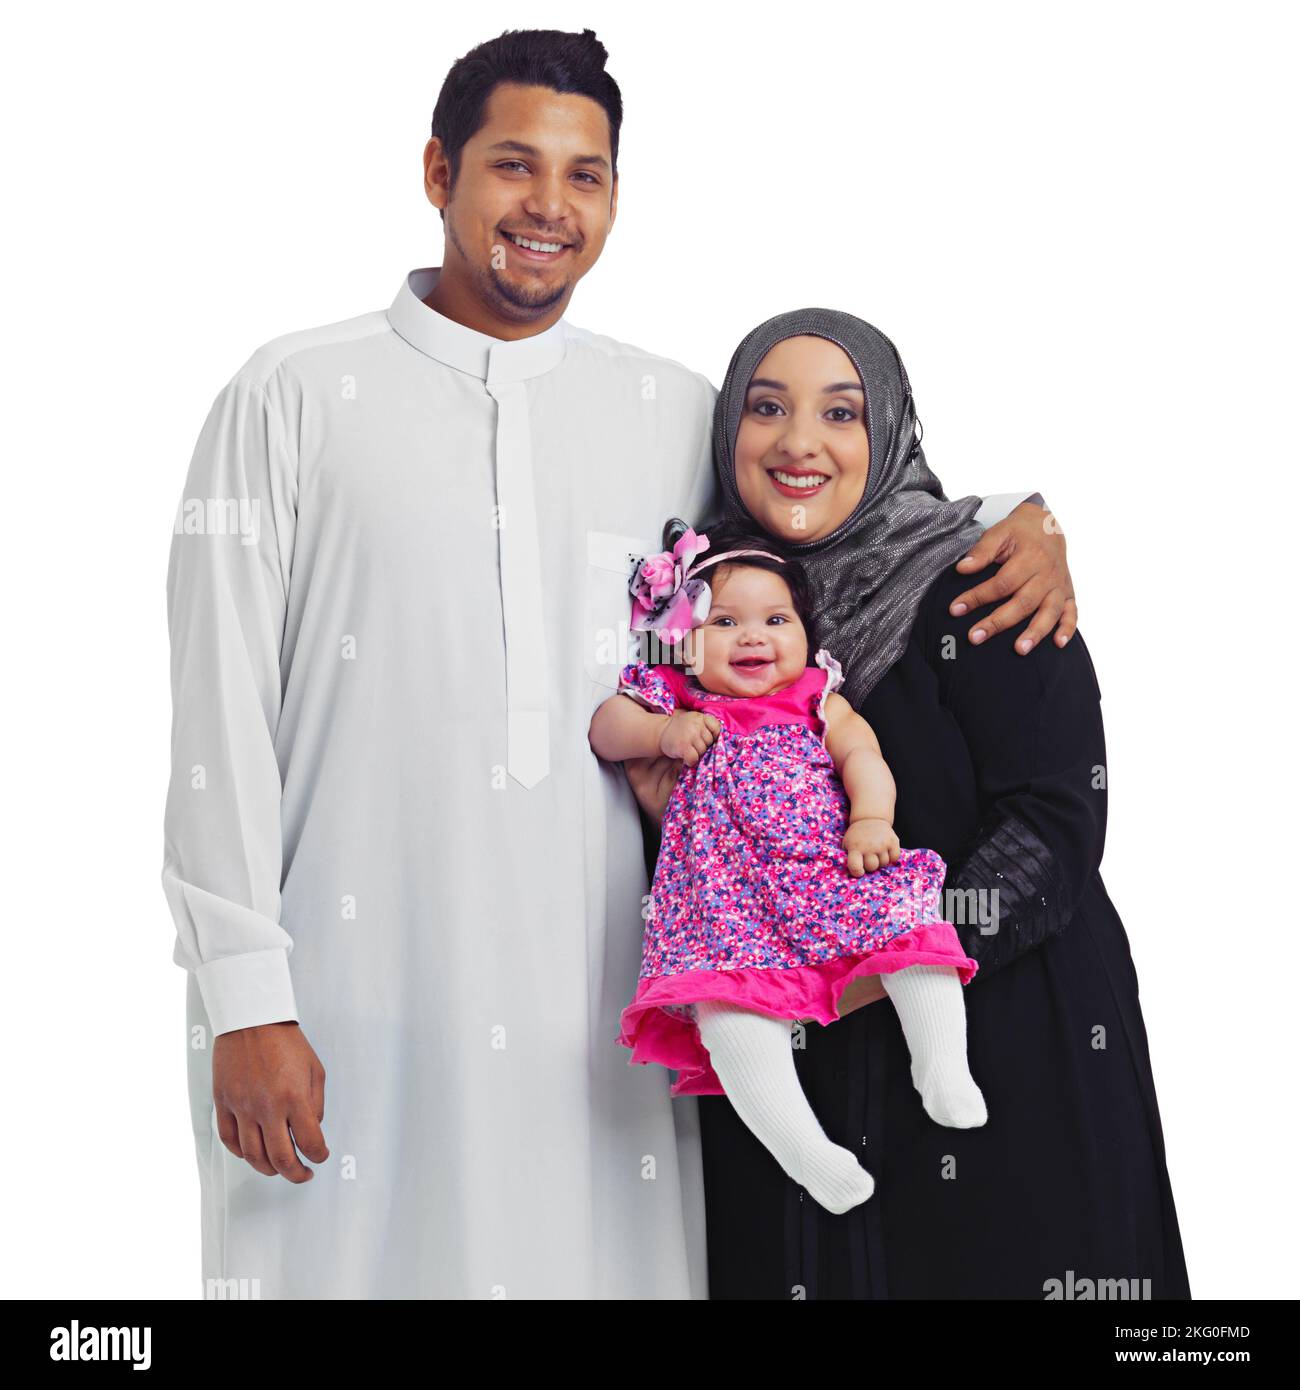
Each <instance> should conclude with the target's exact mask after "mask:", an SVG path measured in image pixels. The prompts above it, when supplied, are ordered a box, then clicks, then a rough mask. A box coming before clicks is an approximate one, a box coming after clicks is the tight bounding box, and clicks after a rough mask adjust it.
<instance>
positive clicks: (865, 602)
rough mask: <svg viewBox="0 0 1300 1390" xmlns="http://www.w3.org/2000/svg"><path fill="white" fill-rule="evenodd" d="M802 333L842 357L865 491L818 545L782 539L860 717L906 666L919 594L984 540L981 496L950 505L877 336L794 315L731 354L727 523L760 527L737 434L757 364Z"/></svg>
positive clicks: (724, 470)
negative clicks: (874, 694) (864, 463)
mask: <svg viewBox="0 0 1300 1390" xmlns="http://www.w3.org/2000/svg"><path fill="white" fill-rule="evenodd" d="M802 334H810V335H813V336H815V337H819V338H828V339H830V341H831V342H833V343H838V344H839V346H840V347H842V348H843V349H844V351H845V352H846V353H848V355H849V357H850V359H851V360H852V362H853V365H854V366H855V367H856V368H857V371H858V376H859V377H860V378H861V380H862V390H863V394H864V396H865V397H866V415H867V440H868V443H869V444H870V449H871V464H870V472H869V474H868V477H867V486H866V489H865V491H864V492H863V495H862V500H861V501H860V502H859V503H858V505H857V507H856V508H855V509H854V511H853V512H852V514H851V515H849V516H848V517H846V518H845V519H844V521H843V522H841V523H840V525H839V526H837V527H836V528H835V529H834V530H833V531H831V532H829V533H828V534H826V535H825V536H822V537H820V538H819V539H817V540H812V541H790V540H786V539H785V538H781V539H780V551H781V553H783V554H786V555H789V556H791V557H792V558H794V559H797V560H799V561H800V562H801V564H802V565H803V567H804V569H805V570H806V571H807V574H808V578H809V581H810V583H811V585H812V590H813V601H814V608H815V612H816V614H817V638H818V641H819V642H820V644H821V645H822V646H824V647H826V648H827V650H828V651H829V652H830V654H831V655H832V656H833V657H835V658H836V659H837V660H838V661H839V663H840V665H841V666H842V667H843V669H844V687H843V691H842V693H843V695H844V697H845V698H846V699H847V700H848V701H849V702H850V704H852V705H853V706H854V708H855V709H856V708H858V707H859V706H860V705H861V704H862V701H863V700H865V699H866V697H867V695H869V694H870V693H871V691H872V690H873V689H874V688H875V685H876V683H877V682H878V681H879V680H880V678H881V676H883V675H884V674H885V672H886V671H888V670H889V668H890V667H891V666H892V665H893V664H894V662H895V661H897V660H898V658H899V657H900V656H901V655H902V652H903V649H904V647H905V646H906V645H907V639H908V637H909V635H910V634H911V631H912V624H913V622H914V621H915V618H916V610H917V607H918V606H919V604H920V602H921V598H922V596H923V595H924V594H925V591H926V590H927V589H928V588H929V587H930V585H931V584H932V583H933V582H934V580H935V579H936V578H938V576H939V574H940V573H941V572H942V571H943V570H945V569H947V568H948V567H949V566H950V565H953V564H956V562H957V561H958V560H959V559H961V557H962V556H963V555H964V554H965V553H966V552H967V551H968V550H969V549H970V548H971V546H972V545H974V544H975V542H976V541H977V540H978V539H979V538H980V536H981V535H982V534H983V528H982V527H981V526H980V525H979V524H978V523H977V522H975V521H974V520H972V518H973V517H974V515H975V513H976V512H977V511H978V510H979V508H980V505H981V501H980V498H978V497H962V498H960V499H958V500H957V501H955V502H952V501H949V500H948V498H947V497H945V496H944V493H943V486H942V484H941V483H940V482H939V479H938V478H936V477H935V475H934V474H933V473H932V472H931V471H930V469H929V467H928V466H927V464H926V461H925V453H924V452H923V450H922V449H921V435H920V422H919V421H918V420H917V417H916V406H915V404H914V403H913V400H912V388H911V385H910V384H909V382H908V380H907V371H906V369H905V368H904V366H903V363H902V359H901V358H900V357H899V355H898V351H897V349H896V348H895V347H894V345H893V343H891V342H890V341H889V339H888V338H886V337H885V335H884V334H883V333H881V332H880V330H879V329H877V328H873V327H872V326H871V324H869V323H864V322H863V320H862V319H859V318H854V317H853V315H852V314H842V313H839V312H838V311H837V310H834V309H795V310H793V311H791V312H790V313H787V314H778V315H777V316H776V317H775V318H771V319H768V321H767V322H766V323H761V324H759V326H758V327H757V328H755V329H754V330H753V331H752V332H751V333H750V334H749V335H748V336H747V337H746V338H745V339H744V341H743V342H742V343H741V344H740V346H739V347H738V348H737V349H736V351H735V354H734V355H733V356H732V359H731V365H730V367H728V368H727V375H726V378H725V379H724V381H723V383H722V390H721V392H720V394H719V395H718V401H717V406H716V409H715V411H714V416H713V451H714V457H715V459H716V462H717V468H718V475H719V479H720V481H721V484H722V492H723V498H724V507H725V511H724V516H725V518H726V520H727V521H729V522H733V523H735V524H737V525H741V526H746V527H748V528H749V529H751V530H752V529H753V528H754V527H755V525H756V522H755V520H754V518H753V517H752V516H751V515H750V513H749V512H748V510H747V509H746V507H745V504H744V503H743V502H742V501H741V499H740V491H739V489H738V488H737V486H736V456H735V446H736V432H737V430H738V429H739V427H740V418H741V413H742V411H743V409H744V405H745V395H746V392H747V391H748V389H749V383H750V380H751V378H752V377H753V375H754V372H755V370H756V368H757V367H758V364H759V363H760V362H761V361H762V360H763V358H764V357H765V356H766V354H767V353H768V352H769V351H770V350H771V348H772V347H774V346H775V345H776V344H777V343H779V342H782V341H784V340H785V339H786V338H793V337H796V336H798V335H802Z"/></svg>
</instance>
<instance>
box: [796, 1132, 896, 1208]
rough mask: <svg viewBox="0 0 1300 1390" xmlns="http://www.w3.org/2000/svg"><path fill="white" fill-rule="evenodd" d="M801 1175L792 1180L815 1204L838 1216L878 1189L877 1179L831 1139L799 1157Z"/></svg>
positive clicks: (846, 1150)
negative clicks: (800, 1185) (803, 1188)
mask: <svg viewBox="0 0 1300 1390" xmlns="http://www.w3.org/2000/svg"><path fill="white" fill-rule="evenodd" d="M798 1167H799V1172H798V1173H792V1174H791V1177H793V1178H794V1180H795V1181H796V1182H798V1183H801V1184H802V1185H803V1186H804V1187H805V1188H807V1190H808V1193H809V1195H810V1196H811V1197H812V1198H813V1200H814V1201H816V1202H819V1203H820V1204H821V1205H822V1206H824V1207H825V1208H826V1210H827V1211H829V1212H833V1213H834V1214H835V1215H836V1216H841V1215H843V1213H844V1212H846V1211H848V1210H849V1209H850V1208H852V1207H856V1206H859V1205H860V1204H861V1203H863V1202H865V1201H866V1200H867V1198H868V1197H870V1196H871V1194H872V1193H873V1192H874V1191H875V1190H876V1180H875V1179H874V1178H873V1177H872V1176H871V1174H870V1173H868V1172H867V1170H866V1169H865V1168H864V1167H863V1166H862V1165H861V1164H860V1163H859V1162H858V1160H857V1159H856V1158H854V1157H853V1155H852V1154H851V1153H850V1152H849V1151H848V1149H843V1148H841V1147H840V1146H839V1145H838V1144H833V1143H831V1141H830V1140H829V1139H827V1140H826V1142H825V1143H824V1144H819V1145H818V1146H817V1147H816V1148H815V1149H810V1150H805V1151H804V1152H803V1153H802V1154H801V1155H800V1162H799V1165H798Z"/></svg>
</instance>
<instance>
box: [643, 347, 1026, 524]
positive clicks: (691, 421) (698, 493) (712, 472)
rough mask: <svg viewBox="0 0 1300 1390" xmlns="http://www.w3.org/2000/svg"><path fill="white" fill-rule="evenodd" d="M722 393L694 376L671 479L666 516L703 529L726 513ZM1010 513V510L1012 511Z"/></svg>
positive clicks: (702, 379)
mask: <svg viewBox="0 0 1300 1390" xmlns="http://www.w3.org/2000/svg"><path fill="white" fill-rule="evenodd" d="M717 398H718V393H717V391H716V390H715V389H714V387H713V386H712V384H711V383H710V382H709V380H708V379H707V378H706V377H703V376H701V375H699V373H697V372H692V373H691V374H690V381H689V405H688V408H687V410H686V411H685V412H683V417H682V418H683V420H684V422H686V424H687V429H688V434H687V440H686V444H685V447H684V448H683V450H682V452H681V467H680V469H679V470H678V471H677V473H676V474H675V475H674V476H673V477H672V478H671V480H670V484H669V487H668V490H667V494H666V496H665V502H664V508H663V511H664V517H665V518H667V517H670V516H679V517H681V518H682V520H683V521H687V522H689V523H690V524H691V526H692V527H694V528H695V529H696V530H701V529H703V528H704V527H706V526H707V525H708V524H709V523H710V522H712V521H716V520H717V518H718V517H719V516H721V514H722V491H721V488H720V486H719V484H718V474H717V469H716V468H715V467H714V465H713V408H714V403H715V402H716V401H717ZM1008 510H1009V509H1008Z"/></svg>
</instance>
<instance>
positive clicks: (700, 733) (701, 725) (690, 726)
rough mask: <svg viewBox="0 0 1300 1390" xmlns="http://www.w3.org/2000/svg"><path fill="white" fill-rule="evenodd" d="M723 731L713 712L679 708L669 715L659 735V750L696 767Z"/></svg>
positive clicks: (689, 765)
mask: <svg viewBox="0 0 1300 1390" xmlns="http://www.w3.org/2000/svg"><path fill="white" fill-rule="evenodd" d="M721 732H722V725H721V724H720V723H719V722H718V721H717V720H716V719H715V718H714V717H713V716H712V715H711V714H703V713H701V712H700V711H699V710H694V709H683V710H678V711H677V713H676V714H672V715H669V717H668V722H667V723H666V724H665V725H664V731H663V733H661V734H660V735H659V751H660V752H661V753H663V754H665V755H666V756H667V757H670V758H677V759H679V760H680V761H681V762H683V763H685V764H686V766H687V767H694V766H695V764H696V763H698V762H699V760H700V759H701V758H702V757H703V756H704V755H705V753H707V752H708V751H709V749H710V748H711V747H712V746H713V740H714V739H715V738H717V736H718V735H719V734H720V733H721Z"/></svg>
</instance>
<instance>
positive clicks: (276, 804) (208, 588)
mask: <svg viewBox="0 0 1300 1390" xmlns="http://www.w3.org/2000/svg"><path fill="white" fill-rule="evenodd" d="M295 515H296V477H295V470H294V469H293V468H292V467H291V465H290V460H289V451H288V448H287V445H286V442H285V436H284V431H283V428H282V426H281V423H280V413H279V411H278V410H277V409H275V408H273V407H272V404H271V400H270V398H269V397H268V394H267V390H266V389H265V387H264V386H262V385H260V384H258V383H257V382H255V381H253V380H250V379H247V378H246V377H245V376H244V375H243V374H240V375H237V376H236V377H235V378H234V379H233V380H232V381H231V382H230V383H229V384H228V385H227V386H226V387H225V389H224V390H223V391H222V392H221V393H220V395H218V397H217V399H216V401H215V402H214V403H213V406H212V409H211V411H210V412H209V414H208V418H207V420H206V422H205V424H204V426H203V429H202V432H201V434H200V436H199V440H198V444H197V446H196V448H195V451H194V456H193V461H192V462H191V464H190V469H189V475H188V478H187V480H186V486H185V495H184V498H183V500H182V504H181V510H180V512H179V513H178V517H177V525H176V528H175V529H176V534H174V535H173V538H172V547H171V560H170V565H169V568H168V575H167V615H168V626H169V630H170V636H171V684H172V744H171V762H172V767H171V780H170V784H169V787H168V793H167V809H166V815H165V825H164V839H165V848H164V860H163V887H164V890H165V892H166V895H167V901H168V905H169V906H170V908H171V912H172V917H173V919H174V923H175V928H176V945H175V951H174V959H175V961H176V963H177V964H178V965H181V966H183V967H184V968H185V969H187V970H189V971H192V972H193V974H194V976H195V978H196V981H197V984H198V987H199V990H200V992H201V994H202V997H203V1002H204V1005H205V1007H206V1010H207V1014H208V1019H209V1022H210V1023H211V1025H212V1031H213V1034H214V1035H216V1034H219V1033H226V1032H230V1031H232V1030H234V1029H237V1028H249V1027H253V1026H255V1025H257V1024H262V1023H274V1022H280V1021H284V1020H294V1019H296V1018H297V1017H298V1013H297V1008H296V1005H295V1001H294V993H293V987H292V984H291V981H290V975H289V952H290V950H291V948H292V946H293V940H292V938H291V937H290V936H289V934H288V933H287V932H286V931H285V930H284V929H283V927H281V925H280V923H279V912H280V873H281V856H282V840H281V824H280V798H281V780H280V769H279V765H278V763H277V760H276V753H275V744H274V739H275V730H276V725H277V722H278V720H279V716H280V700H281V667H280V653H281V644H282V640H283V635H284V624H285V612H286V596H287V593H288V583H289V557H290V555H291V552H292V543H293V534H294V520H295Z"/></svg>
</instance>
